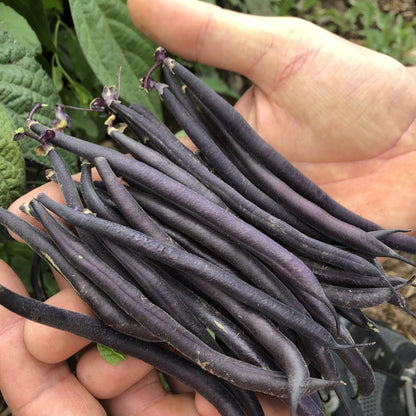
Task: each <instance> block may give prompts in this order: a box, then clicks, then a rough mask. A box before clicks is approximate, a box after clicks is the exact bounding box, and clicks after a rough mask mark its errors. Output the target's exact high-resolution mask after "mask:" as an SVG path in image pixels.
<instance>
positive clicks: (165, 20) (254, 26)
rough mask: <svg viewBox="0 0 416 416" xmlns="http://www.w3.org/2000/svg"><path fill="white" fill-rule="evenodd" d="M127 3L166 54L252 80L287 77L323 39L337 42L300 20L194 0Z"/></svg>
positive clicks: (138, 24) (135, 19)
mask: <svg viewBox="0 0 416 416" xmlns="http://www.w3.org/2000/svg"><path fill="white" fill-rule="evenodd" d="M127 6H128V10H129V14H130V17H131V19H132V21H133V23H134V24H135V25H136V27H137V28H138V29H139V30H140V31H141V32H142V33H143V34H145V35H146V36H147V37H149V38H150V39H152V40H153V41H154V42H155V43H157V44H160V45H162V46H164V47H165V48H166V49H168V50H169V51H170V52H171V53H174V54H176V55H179V56H181V57H183V58H184V59H188V60H191V61H196V62H200V63H203V64H207V65H211V66H215V67H217V68H222V69H226V70H230V71H234V72H238V73H240V74H243V75H246V76H247V77H249V78H250V79H252V80H254V79H255V80H256V81H257V82H258V83H259V81H261V80H265V82H264V84H267V83H268V84H269V81H270V79H272V78H274V77H276V74H281V73H282V71H283V70H284V71H286V72H287V74H286V75H289V72H294V71H295V70H296V69H297V68H299V67H301V66H302V64H303V63H304V61H306V60H307V59H309V58H310V57H313V56H314V54H315V53H319V50H320V48H321V47H322V45H323V44H325V43H328V42H329V43H331V42H332V41H335V40H336V41H337V42H343V41H342V39H341V38H339V37H338V36H336V35H333V34H331V33H330V32H328V31H326V30H324V29H321V28H320V27H318V26H316V25H314V24H311V23H309V22H307V21H305V20H302V19H297V18H293V17H279V18H276V17H264V16H253V15H249V14H244V13H237V12H234V11H230V10H227V9H222V8H220V7H218V6H215V5H213V4H210V3H207V2H204V1H199V0H169V1H165V0H153V1H152V2H148V1H146V0H128V2H127ZM305 39H306V40H307V42H305ZM343 46H345V47H346V51H348V50H349V49H351V48H355V46H354V45H353V44H351V43H349V42H347V41H345V42H343ZM242 51H244V52H243V53H242ZM344 53H345V51H344Z"/></svg>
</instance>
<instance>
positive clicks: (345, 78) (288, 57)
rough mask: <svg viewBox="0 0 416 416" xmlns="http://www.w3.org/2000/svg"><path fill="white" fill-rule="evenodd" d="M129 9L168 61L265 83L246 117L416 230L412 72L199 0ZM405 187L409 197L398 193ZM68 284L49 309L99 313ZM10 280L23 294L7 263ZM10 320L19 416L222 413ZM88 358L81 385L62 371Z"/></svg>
mask: <svg viewBox="0 0 416 416" xmlns="http://www.w3.org/2000/svg"><path fill="white" fill-rule="evenodd" d="M128 6H129V11H130V14H131V17H132V19H133V21H134V22H135V24H136V25H137V26H138V28H139V29H140V30H142V31H143V32H144V33H145V34H146V35H147V36H148V37H150V38H151V39H152V40H154V41H155V42H156V43H157V44H160V45H162V46H164V47H165V48H167V50H168V51H169V52H171V53H174V54H177V55H181V56H182V57H184V58H185V59H189V60H196V61H199V62H202V63H205V64H210V65H213V66H217V67H221V68H225V69H229V70H232V71H235V72H239V73H241V74H243V75H245V76H247V77H248V78H250V79H251V81H253V83H254V86H253V87H251V88H250V89H249V91H248V92H247V93H245V94H244V96H243V97H242V98H241V99H240V100H239V102H238V103H237V106H236V107H237V109H238V110H239V111H240V112H241V113H242V115H243V116H244V117H245V118H246V119H247V120H248V121H249V122H250V123H251V124H252V125H253V126H254V127H255V128H256V129H257V130H258V131H259V133H260V134H261V135H262V136H263V137H264V138H265V139H266V140H267V141H268V142H269V143H271V144H272V145H273V146H275V147H276V148H277V149H278V150H279V151H281V152H282V153H283V154H284V155H285V156H286V157H287V158H289V159H290V160H291V161H293V162H294V163H295V164H296V165H297V166H298V167H299V168H300V169H301V170H302V171H304V172H305V173H306V174H307V175H308V176H310V177H311V178H312V179H313V180H315V181H316V182H318V183H320V184H321V185H322V186H323V187H324V188H325V189H326V190H327V191H328V192H329V193H330V194H331V195H332V196H333V197H335V198H337V199H338V200H339V201H340V202H342V203H344V204H345V205H347V206H349V207H351V208H352V209H354V210H355V211H358V212H360V213H361V214H363V215H365V216H367V217H369V218H370V219H372V220H375V221H377V222H379V223H381V224H382V225H384V226H386V227H401V228H403V227H405V228H406V227H409V226H412V225H413V222H414V220H415V214H414V213H413V209H412V210H411V209H410V207H412V208H413V205H414V204H413V202H414V201H413V199H412V198H414V197H412V195H414V192H409V190H410V188H411V187H413V186H414V185H415V181H416V179H413V178H414V177H415V175H411V174H410V172H411V171H412V167H413V164H412V162H413V158H414V156H413V153H412V150H414V147H415V145H414V144H413V143H414V140H413V135H414V134H415V133H414V122H413V120H414V116H415V113H416V97H415V93H414V92H413V91H412V90H411V84H412V82H413V77H414V74H413V69H407V68H404V67H403V66H402V65H400V64H399V63H398V62H396V61H394V60H392V59H390V58H387V57H385V56H383V55H379V54H376V53H374V52H371V51H369V50H366V49H363V48H361V47H359V46H356V45H353V44H351V43H349V42H347V41H344V40H342V39H340V38H338V37H336V36H334V35H332V34H330V33H328V32H326V31H324V30H322V29H319V28H318V27H315V26H314V25H311V24H309V23H307V22H304V21H301V20H298V19H293V18H258V17H250V16H246V15H240V14H236V13H232V12H228V11H224V10H221V9H219V8H217V7H214V6H212V5H209V4H207V3H204V2H199V1H193V0H169V1H162V0H152V2H148V1H144V0H130V1H129V2H128ZM185 28H186V29H185ZM241 51H244V54H242V52H241ZM385 109H387V110H388V112H389V113H388V116H387V114H384V112H385ZM405 170H406V171H405ZM409 171H410V172H409ZM403 172H405V173H407V175H403ZM399 180H400V188H398V187H396V186H394V187H393V186H392V185H396V183H398V181H399ZM393 181H394V182H393ZM386 187H388V189H389V191H388V192H385V191H384V192H383V190H384V189H386ZM39 192H45V193H47V194H48V195H49V196H51V197H53V198H55V199H57V200H60V197H59V191H58V189H57V187H56V186H55V185H54V184H47V185H44V186H43V187H42V189H37V190H35V191H33V192H32V193H30V194H28V195H26V196H24V197H22V198H21V199H20V200H19V201H16V202H15V203H14V204H13V206H12V207H11V210H12V211H14V212H16V213H18V212H19V211H18V206H19V205H20V204H21V203H22V202H26V201H29V200H30V199H31V198H32V197H34V196H36V195H37V194H38V193H39ZM394 204H397V205H398V204H400V208H401V209H400V210H399V209H397V207H396V209H395V205H394ZM387 210H388V211H387ZM386 212H388V213H389V216H388V217H387V215H386ZM57 279H58V282H59V283H60V288H61V291H60V292H59V293H57V294H56V295H55V296H53V297H52V298H51V299H49V300H48V302H49V303H52V304H55V305H58V306H62V307H66V308H68V309H72V310H77V311H81V312H84V313H91V312H90V311H89V310H88V308H87V307H86V306H85V304H83V303H82V302H81V301H80V300H79V298H78V297H77V296H76V295H75V294H74V293H73V291H72V289H70V288H69V287H68V285H67V284H66V283H65V282H62V278H59V276H58V277H57ZM0 283H2V284H4V285H6V286H7V287H10V288H11V289H13V290H16V291H19V292H20V293H24V288H23V287H22V285H21V283H20V282H19V280H18V278H17V277H16V276H15V275H14V274H13V272H12V271H11V270H10V269H9V268H8V267H7V266H6V265H4V264H1V266H0ZM0 314H1V316H0V323H1V329H0V331H1V332H2V337H1V338H0V357H3V358H2V359H0V389H1V390H2V392H3V393H4V395H5V398H6V400H7V401H8V403H9V405H10V407H11V409H12V411H13V414H14V416H25V415H29V414H30V415H32V414H36V415H42V414H48V415H54V414H56V415H62V414H65V415H77V416H83V415H88V416H98V415H104V414H106V412H108V414H110V415H114V416H117V415H123V416H129V415H132V414H140V415H146V416H150V415H160V414H166V413H168V412H169V414H171V415H172V416H174V415H186V416H191V415H192V416H193V415H195V416H196V415H199V416H202V415H204V416H211V415H212V416H214V415H215V414H216V412H215V410H213V409H212V407H211V406H210V405H209V404H208V403H207V402H206V401H205V400H204V399H203V398H201V397H200V396H199V395H195V394H194V393H192V392H191V391H189V389H187V388H185V387H184V386H181V385H179V384H178V383H175V382H174V381H173V380H172V384H173V386H174V390H175V392H177V394H175V395H168V394H166V393H165V392H164V391H163V389H162V387H161V385H160V383H159V381H158V378H157V373H156V372H155V370H154V369H152V368H151V367H150V366H148V365H147V364H145V363H142V362H140V361H139V360H135V359H132V358H128V361H127V362H124V363H120V364H119V365H118V366H117V367H116V368H114V367H112V366H111V365H110V364H108V363H106V362H105V361H104V360H103V359H102V358H101V357H99V356H98V353H97V351H96V349H95V348H94V347H91V346H90V345H89V344H88V342H87V341H86V340H83V339H81V338H78V337H74V336H72V335H69V334H66V333H63V332H62V331H57V330H53V329H51V328H48V327H43V326H40V325H37V324H34V323H32V322H25V321H24V320H23V319H21V318H19V317H17V316H16V315H14V314H11V313H9V312H7V311H6V310H4V309H3V308H0ZM51 340H53V343H51ZM78 351H81V352H80V353H79V354H78V364H77V378H76V377H75V376H73V375H72V374H71V373H70V371H69V369H68V368H67V367H66V365H65V364H63V363H62V362H63V361H64V360H65V359H66V358H68V357H70V356H71V355H72V354H74V353H77V352H78ZM11 354H13V357H12V356H11ZM4 357H7V358H4ZM12 358H13V359H12ZM97 399H98V400H100V401H98V400H97ZM262 403H263V404H264V407H265V410H266V415H267V416H278V415H279V416H284V415H288V414H289V412H288V410H287V408H285V407H284V406H283V405H282V403H281V402H280V401H278V400H275V399H271V398H262Z"/></svg>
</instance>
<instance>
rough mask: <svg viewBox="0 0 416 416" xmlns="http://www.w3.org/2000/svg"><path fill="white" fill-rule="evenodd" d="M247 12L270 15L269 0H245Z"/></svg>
mask: <svg viewBox="0 0 416 416" xmlns="http://www.w3.org/2000/svg"><path fill="white" fill-rule="evenodd" d="M246 5H247V9H248V11H249V13H251V14H255V15H258V16H271V15H272V14H273V13H272V9H271V7H270V2H269V0H246Z"/></svg>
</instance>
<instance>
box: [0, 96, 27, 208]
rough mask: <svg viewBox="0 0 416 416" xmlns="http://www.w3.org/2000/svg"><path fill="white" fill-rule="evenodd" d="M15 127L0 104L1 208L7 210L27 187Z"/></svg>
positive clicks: (23, 163)
mask: <svg viewBox="0 0 416 416" xmlns="http://www.w3.org/2000/svg"><path fill="white" fill-rule="evenodd" d="M14 131H15V125H14V124H13V121H12V119H11V118H10V116H9V114H8V112H7V110H6V109H5V108H4V107H3V106H2V105H1V104H0V206H1V207H3V208H7V207H8V206H9V205H10V204H11V203H12V202H13V201H14V200H15V199H17V198H18V197H19V196H20V195H22V193H23V190H24V185H25V161H24V158H23V155H22V151H21V149H20V146H19V145H18V143H17V142H14V141H13V134H14Z"/></svg>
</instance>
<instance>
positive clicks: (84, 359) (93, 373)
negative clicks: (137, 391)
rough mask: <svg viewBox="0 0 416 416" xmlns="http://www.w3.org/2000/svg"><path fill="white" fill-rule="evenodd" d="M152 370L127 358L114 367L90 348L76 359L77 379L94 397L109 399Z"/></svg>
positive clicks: (138, 361)
mask: <svg viewBox="0 0 416 416" xmlns="http://www.w3.org/2000/svg"><path fill="white" fill-rule="evenodd" d="M152 369H153V367H152V366H151V365H150V364H147V363H145V362H143V361H141V360H138V359H136V358H133V357H129V356H127V357H126V360H124V361H120V362H119V363H117V365H116V366H114V365H112V364H110V363H109V362H108V361H106V360H104V358H103V357H102V356H101V355H100V353H99V352H98V349H97V348H96V347H95V346H92V347H91V348H89V349H88V350H87V351H85V352H84V353H83V354H82V355H81V357H80V358H79V359H78V363H77V377H78V380H79V381H80V382H81V383H82V384H83V385H84V386H85V387H86V388H87V390H88V391H89V392H90V393H91V394H92V395H93V396H94V397H97V398H99V399H110V398H112V397H116V396H119V395H120V394H121V393H123V392H124V391H126V390H128V389H129V388H130V387H131V386H133V385H134V384H136V383H138V382H139V381H140V380H141V379H142V378H143V377H145V376H146V375H147V374H148V373H149V372H150V371H151V370H152ZM103 380H105V382H103Z"/></svg>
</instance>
